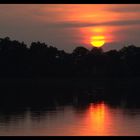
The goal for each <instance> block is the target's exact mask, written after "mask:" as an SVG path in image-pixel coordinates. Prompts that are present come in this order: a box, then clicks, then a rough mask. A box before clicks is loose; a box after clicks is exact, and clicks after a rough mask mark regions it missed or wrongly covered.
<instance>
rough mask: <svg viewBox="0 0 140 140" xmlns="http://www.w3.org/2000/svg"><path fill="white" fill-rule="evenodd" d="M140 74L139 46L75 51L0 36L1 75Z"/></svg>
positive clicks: (73, 75)
mask: <svg viewBox="0 0 140 140" xmlns="http://www.w3.org/2000/svg"><path fill="white" fill-rule="evenodd" d="M134 76H140V47H136V46H134V45H130V46H127V47H123V48H122V49H121V50H119V51H117V50H110V51H108V52H103V50H102V49H101V48H93V49H92V50H88V49H86V48H85V47H83V46H78V47H76V48H75V49H74V50H73V52H72V53H66V52H65V51H64V50H58V49H57V48H56V47H53V46H48V45H47V44H45V43H41V42H32V43H31V45H30V46H29V47H27V45H26V44H25V43H24V42H19V41H16V40H13V41H12V40H10V38H9V37H6V38H1V39H0V77H14V78H15V77H24V78H25V77H32V78H36V77H38V78H39V77H43V78H45V77H90V78H92V77H134Z"/></svg>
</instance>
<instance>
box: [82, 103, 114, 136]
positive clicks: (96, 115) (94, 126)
mask: <svg viewBox="0 0 140 140" xmlns="http://www.w3.org/2000/svg"><path fill="white" fill-rule="evenodd" d="M108 122H109V123H112V120H111V116H110V112H109V110H108V108H107V106H106V105H105V103H104V102H101V103H98V104H93V103H91V104H90V106H89V108H88V109H87V112H86V115H85V121H84V123H85V124H87V125H88V128H87V130H86V132H85V134H86V135H91V134H93V135H98V136H99V135H108V128H107V127H108V125H107V123H108ZM80 135H82V134H80Z"/></svg>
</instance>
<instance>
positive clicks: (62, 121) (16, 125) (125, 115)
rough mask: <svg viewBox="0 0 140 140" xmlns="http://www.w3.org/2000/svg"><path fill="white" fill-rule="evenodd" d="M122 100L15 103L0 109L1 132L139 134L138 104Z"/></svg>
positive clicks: (102, 134) (16, 134)
mask: <svg viewBox="0 0 140 140" xmlns="http://www.w3.org/2000/svg"><path fill="white" fill-rule="evenodd" d="M126 104H127V103H126V102H125V101H123V102H120V103H119V104H118V105H110V104H108V103H106V102H104V101H99V102H90V103H86V104H80V103H77V101H74V102H73V103H72V104H68V105H64V104H59V103H57V102H56V105H55V106H47V107H37V106H36V107H31V108H30V107H26V108H20V107H17V108H16V109H15V110H14V109H13V110H10V111H6V110H1V111H0V135H6V136H9V135H10V136H24V135H28V136H106V135H107V136H118V135H123V136H125V135H127V136H128V135H140V108H139V107H136V106H133V107H132V108H131V107H127V105H126Z"/></svg>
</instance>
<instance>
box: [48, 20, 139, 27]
mask: <svg viewBox="0 0 140 140" xmlns="http://www.w3.org/2000/svg"><path fill="white" fill-rule="evenodd" d="M139 24H140V19H139V20H120V21H110V22H102V23H96V22H95V23H87V22H75V21H73V22H72V21H71V22H57V23H48V24H46V25H47V27H49V28H50V27H52V28H77V27H91V26H127V25H139Z"/></svg>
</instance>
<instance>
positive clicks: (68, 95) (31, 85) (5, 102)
mask: <svg viewBox="0 0 140 140" xmlns="http://www.w3.org/2000/svg"><path fill="white" fill-rule="evenodd" d="M139 83H140V78H138V77H135V78H134V77H133V78H106V79H105V78H95V79H90V78H50V79H49V78H48V79H21V78H19V79H18V78H17V79H15V78H11V79H10V78H9V79H8V78H7V79H0V97H1V98H0V105H1V106H4V107H6V106H7V107H9V106H28V105H33V106H34V105H35V106H39V105H46V104H52V103H53V102H54V101H55V100H57V101H60V102H62V103H63V102H64V103H69V102H71V101H73V100H74V101H78V102H81V103H82V102H83V103H85V102H90V101H99V100H106V101H108V102H112V103H115V102H118V101H121V100H122V99H123V100H129V102H132V103H136V102H138V101H139V99H140V88H139Z"/></svg>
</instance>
